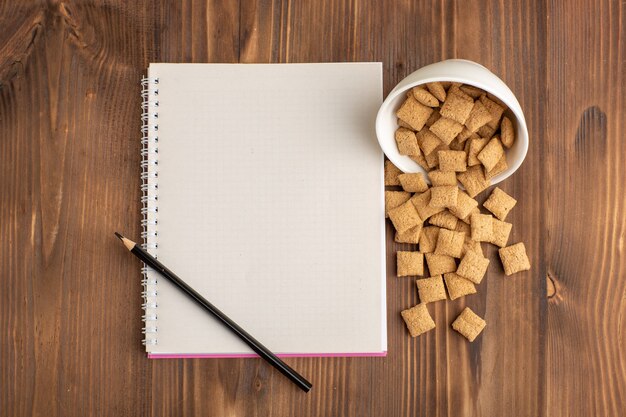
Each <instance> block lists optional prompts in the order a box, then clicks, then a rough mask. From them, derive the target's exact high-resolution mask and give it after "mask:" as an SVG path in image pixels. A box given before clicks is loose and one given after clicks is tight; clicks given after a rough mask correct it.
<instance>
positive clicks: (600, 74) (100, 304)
mask: <svg viewBox="0 0 626 417" xmlns="http://www.w3.org/2000/svg"><path fill="white" fill-rule="evenodd" d="M625 22H626V10H625V7H624V4H623V2H618V1H596V2H582V1H568V2H546V1H514V2H509V1H506V2H500V1H498V2H496V1H494V2H487V1H477V0H473V1H457V2H455V1H419V2H417V1H415V2H410V1H389V2H383V1H375V0H370V1H363V0H346V1H330V2H326V3H325V4H322V2H304V1H289V0H284V1H281V0H275V1H273V0H256V1H255V0H239V1H237V0H222V1H209V2H208V4H204V3H203V2H202V1H192V0H184V1H181V2H175V1H172V2H169V3H168V2H165V1H154V2H153V1H137V2H135V1H123V0H109V1H80V2H79V1H58V0H56V1H48V2H46V1H12V0H2V1H0V242H1V243H0V324H1V329H2V330H0V415H7V416H28V415H43V416H73V415H76V416H87V415H118V416H122V415H155V416H167V415H183V416H191V415H204V416H206V415H215V416H227V415H228V416H299V417H300V416H309V415H315V416H339V415H351V416H409V415H423V416H444V415H445V416H449V415H452V416H456V415H459V416H461V415H463V416H544V415H550V416H561V415H562V416H590V415H596V416H618V415H622V416H623V415H626V349H625V347H626V316H625V313H626V263H625V261H624V255H625V254H626V253H625V252H624V251H625V249H624V246H625V242H624V239H625V236H624V235H625V231H626V218H625V210H624V209H625V206H626V197H625V195H626V194H625V191H626V186H625V181H624V180H625V177H626V146H625V145H624V143H625V142H624V137H625V136H624V135H625V130H626V123H625V116H624V114H625V111H626V102H625V101H626V99H625V97H626V90H625V89H624V88H625V87H624V85H625V84H626V62H625V60H626V43H625V32H626V26H625ZM453 57H457V58H467V59H472V60H475V61H478V62H480V63H482V64H484V65H485V66H487V67H488V68H490V69H492V70H493V71H494V72H495V73H496V74H498V75H499V76H500V77H501V78H502V79H504V80H505V82H507V83H508V85H509V86H510V87H511V89H512V90H513V91H514V92H515V93H516V94H517V97H518V98H519V101H520V103H521V105H522V108H523V109H524V112H525V114H526V119H527V121H528V127H529V131H530V149H529V153H528V157H527V158H526V161H525V163H524V164H523V166H522V167H521V169H520V170H519V171H518V172H517V173H516V174H515V175H514V176H513V177H512V178H511V179H509V180H507V181H506V182H505V183H504V184H503V188H504V189H505V190H507V191H509V192H510V193H512V194H513V195H514V196H515V197H516V198H518V200H519V203H518V206H517V207H516V208H515V209H514V210H513V212H512V214H511V215H510V216H511V217H510V219H511V221H512V222H513V223H514V225H515V226H514V232H513V237H512V241H517V240H523V241H525V242H526V244H527V248H528V251H529V255H530V259H531V261H532V264H533V268H532V271H530V272H528V273H522V274H519V275H517V276H514V277H510V278H503V277H502V274H501V273H500V272H499V271H498V270H497V268H491V271H490V272H489V275H488V276H487V278H486V282H484V283H483V284H481V286H480V291H479V293H478V294H477V295H475V296H471V297H467V299H466V300H465V301H461V302H459V303H452V302H450V303H447V304H445V303H438V304H437V305H436V306H435V308H434V310H435V319H436V322H437V325H438V329H437V330H436V331H434V332H430V333H429V334H427V335H425V336H423V337H420V338H417V339H413V340H412V339H410V338H409V337H408V336H407V333H406V330H405V328H404V325H403V323H402V322H401V320H400V319H399V315H398V312H399V311H400V310H401V309H403V308H406V307H407V306H410V305H412V304H413V303H415V302H416V299H417V295H416V291H415V289H414V284H413V281H412V280H410V279H406V280H403V279H397V278H395V276H394V268H395V261H394V254H395V251H396V250H397V247H396V245H395V244H394V243H393V241H392V235H391V226H388V230H387V231H388V238H387V243H388V250H387V254H388V258H387V259H388V275H389V281H388V285H387V289H388V317H389V320H388V321H389V355H388V356H387V357H386V358H384V359H381V358H336V359H331V358H326V359H289V360H288V362H289V363H290V364H291V365H293V366H294V367H295V368H296V369H298V370H300V371H301V372H302V373H303V374H304V375H306V376H307V377H309V378H310V379H311V380H312V381H313V382H314V384H315V387H314V389H313V391H312V392H311V393H310V394H308V395H304V394H302V393H301V392H299V391H298V390H297V389H296V388H295V387H294V386H293V385H291V384H290V383H288V382H287V381H286V380H285V379H284V378H283V377H282V376H280V375H278V374H277V373H276V372H275V371H274V370H273V369H272V368H270V367H269V366H268V365H266V364H265V363H263V362H262V361H261V360H258V359H241V360H235V359H232V360H156V361H152V360H148V359H146V356H145V354H144V352H143V349H142V346H141V345H140V344H139V339H140V337H141V334H140V333H141V327H142V323H141V321H140V315H141V308H140V291H141V288H140V276H139V272H138V269H139V264H138V262H137V261H135V260H134V259H132V258H131V257H130V256H129V255H128V253H126V251H125V250H123V248H122V247H121V246H120V244H119V242H117V240H116V239H115V238H114V236H113V231H115V230H120V231H124V232H126V233H128V234H129V235H132V236H139V234H140V226H139V175H138V174H139V161H140V156H139V125H140V118H139V115H140V96H139V84H138V82H139V79H140V78H141V76H142V74H143V73H144V71H145V68H146V66H147V65H148V63H149V62H151V61H164V62H325V61H382V62H383V63H384V90H385V93H387V92H388V91H389V90H390V89H391V88H392V87H393V86H394V85H395V84H396V83H397V82H398V81H399V80H401V79H402V78H403V77H404V76H406V75H407V74H409V73H410V72H412V71H414V70H415V69H417V68H419V67H421V66H423V65H425V64H429V63H432V62H436V61H439V60H442V59H445V58H453ZM490 256H491V257H492V259H494V260H495V258H494V257H493V256H494V253H493V252H490ZM496 264H497V263H496ZM464 303H467V305H469V306H471V307H472V308H475V309H476V311H478V312H480V313H481V314H484V315H485V317H486V319H487V321H488V328H487V330H486V331H485V333H484V334H483V335H482V336H481V338H480V339H479V340H478V341H477V342H475V343H473V344H468V343H466V342H465V341H464V340H463V339H462V338H460V337H459V336H458V335H457V334H455V333H454V332H453V331H451V330H449V329H447V328H446V326H447V325H448V324H449V323H450V322H451V321H452V319H453V318H454V316H455V315H456V314H457V313H458V311H459V309H460V307H461V306H462V305H464Z"/></svg>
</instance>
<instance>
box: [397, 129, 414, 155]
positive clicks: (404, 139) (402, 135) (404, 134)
mask: <svg viewBox="0 0 626 417" xmlns="http://www.w3.org/2000/svg"><path fill="white" fill-rule="evenodd" d="M396 145H398V152H400V155H415V154H417V153H418V149H419V147H418V146H417V137H416V136H415V132H413V131H412V130H409V129H405V128H404V127H399V128H398V129H397V130H396Z"/></svg>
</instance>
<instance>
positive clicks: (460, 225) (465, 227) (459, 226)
mask: <svg viewBox="0 0 626 417" xmlns="http://www.w3.org/2000/svg"><path fill="white" fill-rule="evenodd" d="M454 217H456V216H454ZM454 230H455V231H456V232H463V233H465V240H467V239H470V238H471V236H472V228H471V226H470V225H469V224H467V223H465V222H462V221H457V222H456V227H455V228H454Z"/></svg>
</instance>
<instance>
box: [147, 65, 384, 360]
mask: <svg viewBox="0 0 626 417" xmlns="http://www.w3.org/2000/svg"><path fill="white" fill-rule="evenodd" d="M148 74H149V76H148V80H149V81H148V82H146V88H145V90H144V92H145V97H144V105H145V111H144V116H145V120H146V123H145V124H146V126H147V127H146V144H147V146H146V147H147V152H145V155H146V156H145V158H146V161H147V163H146V171H145V172H146V174H144V184H149V186H147V187H145V190H144V191H146V193H147V196H146V198H145V199H144V200H145V201H144V203H145V204H146V212H147V216H146V219H147V220H146V228H147V230H146V235H147V243H148V248H149V250H150V252H152V253H153V254H156V255H157V256H158V259H159V260H160V261H161V262H163V263H164V264H165V265H167V266H168V267H169V268H170V269H171V270H173V271H174V272H175V273H176V274H178V275H179V276H180V277H181V278H182V279H183V280H185V281H186V282H187V283H188V284H190V285H191V286H192V287H193V288H194V289H196V290H197V291H199V292H200V293H201V294H203V295H204V296H205V297H206V298H207V299H208V300H209V301H211V302H212V303H213V304H214V305H216V306H217V307H218V308H219V309H221V310H222V311H223V312H224V313H226V315H228V316H229V317H230V318H231V319H233V320H234V321H235V322H237V323H238V324H239V325H241V326H242V327H243V328H244V329H246V330H247V331H248V332H249V333H250V334H252V335H253V336H254V337H255V338H257V339H258V340H259V341H260V342H261V343H263V344H264V345H265V346H267V347H268V348H269V349H270V350H272V351H273V352H275V353H277V354H279V355H282V356H381V355H384V354H385V353H386V350H387V331H386V302H385V301H386V296H385V285H386V284H385V265H384V263H385V241H384V238H385V234H384V186H383V154H382V152H381V150H380V148H379V146H378V144H377V142H376V137H375V131H374V122H375V116H376V112H377V110H378V107H379V106H380V104H381V102H382V65H381V64H380V63H332V64H150V68H149V71H148ZM157 80H158V81H157ZM157 137H158V140H157ZM157 150H158V152H157ZM157 161H158V164H156V163H155V162H157ZM157 173H158V174H157ZM157 184H158V187H156V186H155V185H157ZM157 207H158V211H157V210H156V208H157ZM157 245H158V247H156V246H157ZM146 280H147V281H146V282H147V284H148V285H147V293H146V296H147V300H146V316H145V318H146V332H147V334H146V341H147V344H146V350H147V352H148V354H149V356H150V357H153V358H165V357H231V356H255V355H254V354H253V352H252V350H251V349H250V348H249V347H248V346H246V345H245V344H244V343H243V342H241V341H240V340H239V339H238V338H237V337H236V336H234V335H233V334H231V333H230V331H229V330H227V329H226V328H225V327H223V326H222V325H221V324H220V323H219V322H218V321H217V320H216V319H215V318H214V317H212V316H210V315H209V314H208V313H207V312H206V311H204V310H203V309H202V308H201V307H199V306H198V305H196V303H194V302H193V301H192V300H190V299H188V298H187V297H186V296H185V295H184V294H182V293H181V292H180V291H179V290H178V289H177V288H175V287H174V286H173V285H172V284H170V283H169V282H168V281H167V280H165V279H164V278H160V277H159V276H158V275H157V274H156V273H155V272H154V271H148V275H147V277H146Z"/></svg>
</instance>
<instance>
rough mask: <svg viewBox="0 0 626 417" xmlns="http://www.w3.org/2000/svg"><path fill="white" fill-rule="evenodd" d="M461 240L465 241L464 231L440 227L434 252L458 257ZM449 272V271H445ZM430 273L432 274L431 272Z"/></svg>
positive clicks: (461, 248) (461, 247) (460, 250)
mask: <svg viewBox="0 0 626 417" xmlns="http://www.w3.org/2000/svg"><path fill="white" fill-rule="evenodd" d="M463 242H465V233H463V232H457V231H455V230H448V229H441V230H439V236H438V237H437V246H436V247H435V253H436V254H437V255H447V256H451V257H453V258H460V257H461V252H462V251H463ZM446 272H450V271H446ZM431 275H433V274H432V273H431Z"/></svg>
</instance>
